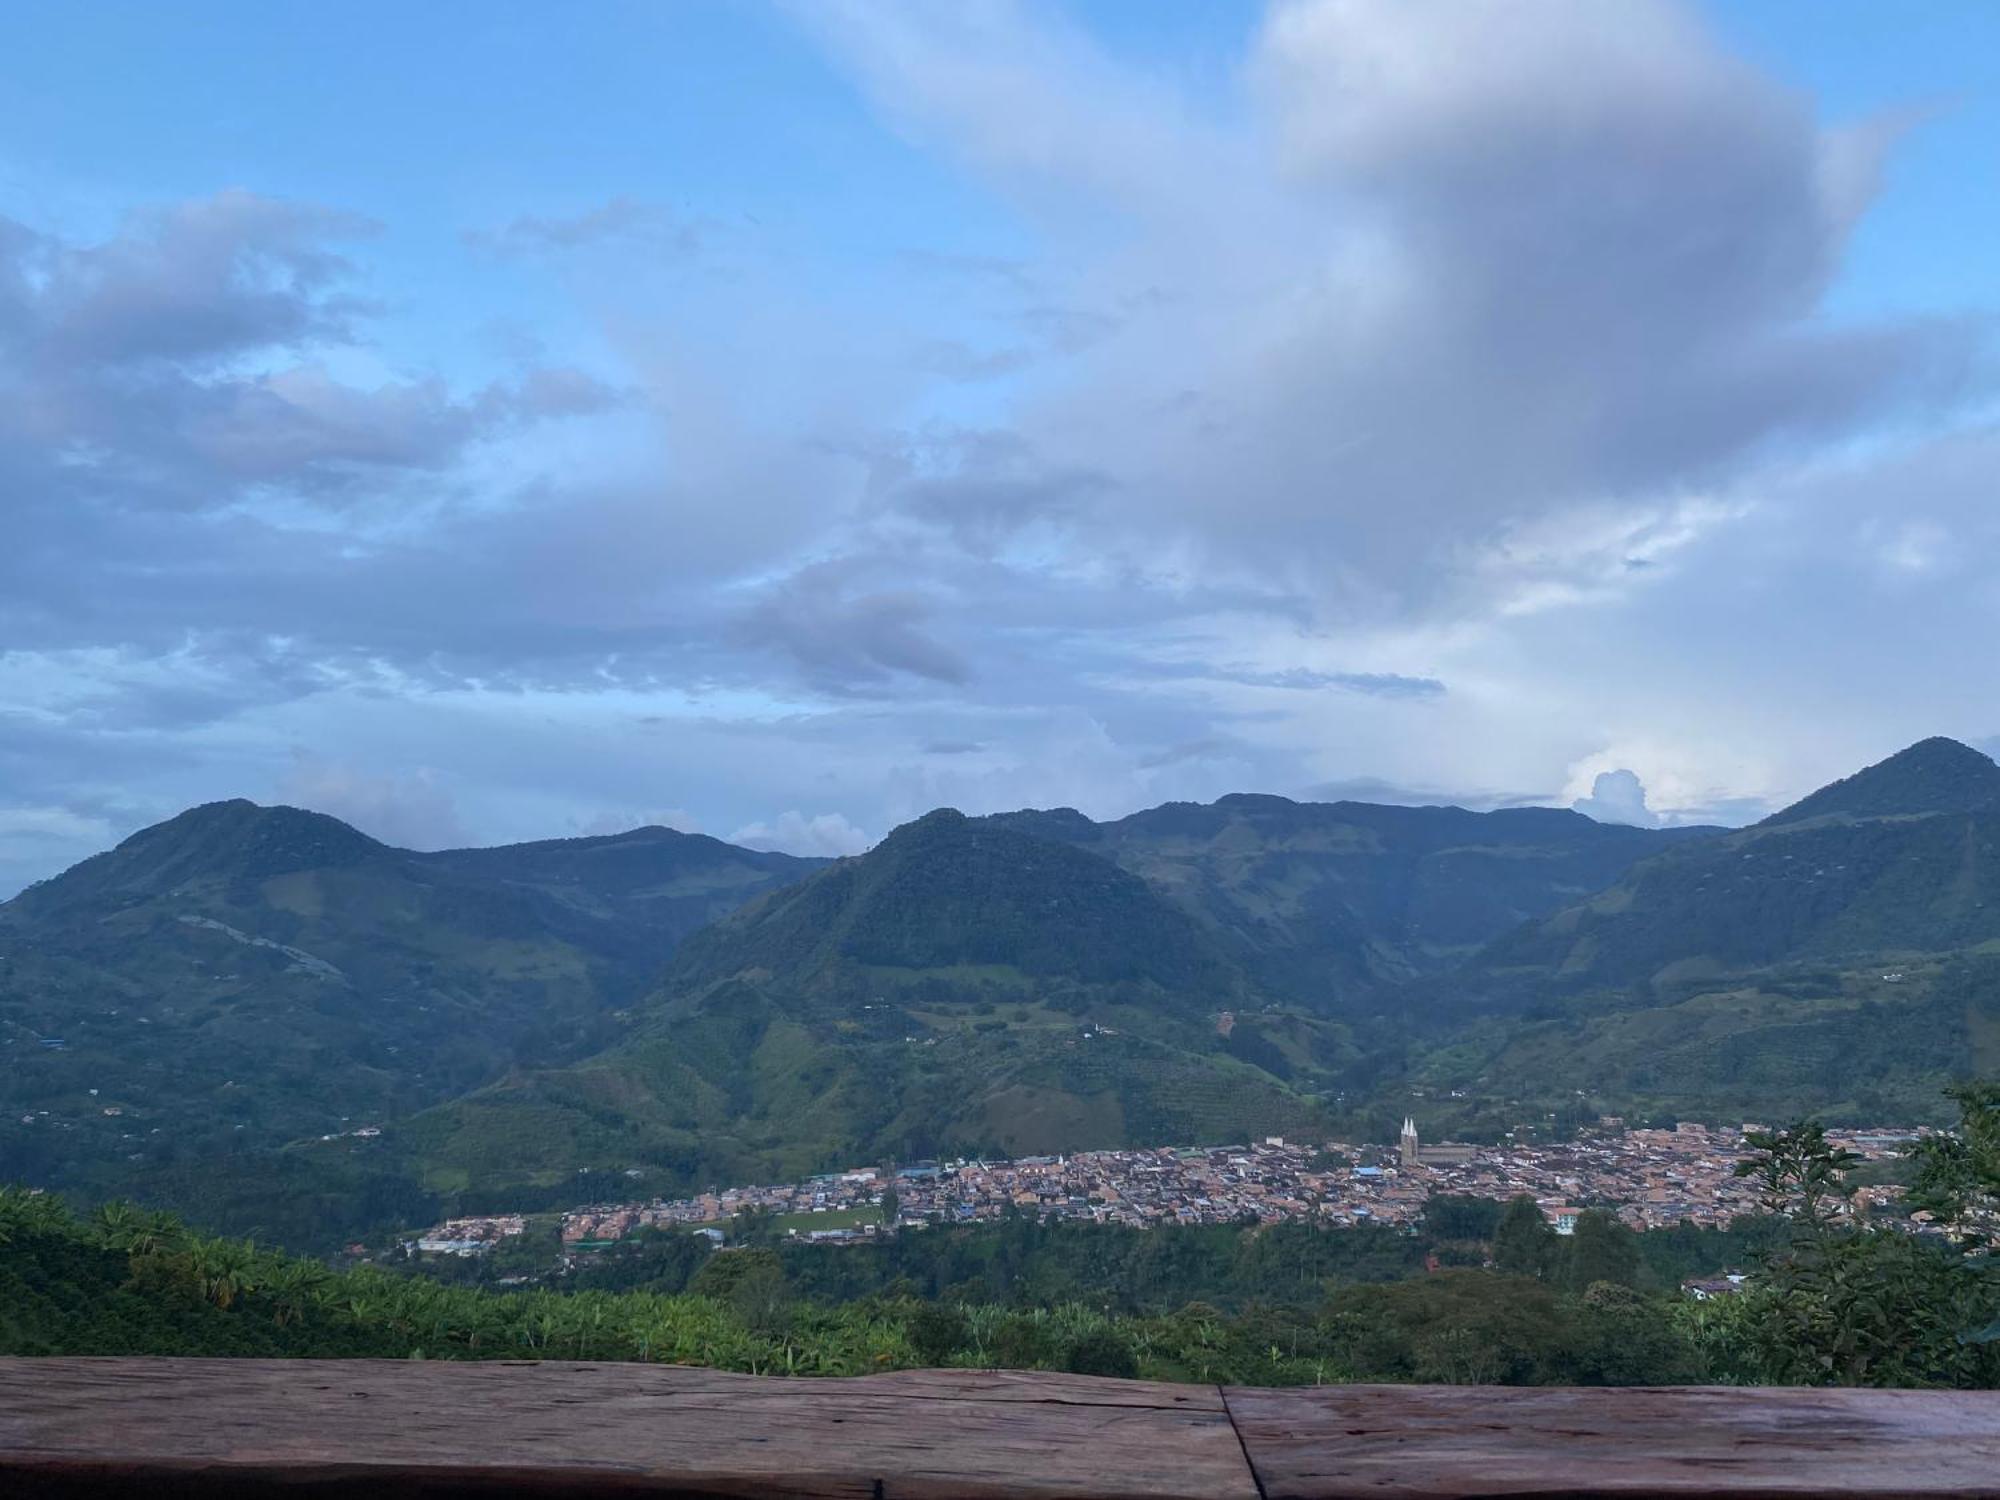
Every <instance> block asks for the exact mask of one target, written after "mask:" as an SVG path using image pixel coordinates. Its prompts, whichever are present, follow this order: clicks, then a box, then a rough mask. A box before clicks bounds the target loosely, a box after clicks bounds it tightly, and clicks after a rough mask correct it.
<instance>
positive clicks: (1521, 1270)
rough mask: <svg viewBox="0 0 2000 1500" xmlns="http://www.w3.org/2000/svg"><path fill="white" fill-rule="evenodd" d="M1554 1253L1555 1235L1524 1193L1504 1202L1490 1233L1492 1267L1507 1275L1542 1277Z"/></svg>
mask: <svg viewBox="0 0 2000 1500" xmlns="http://www.w3.org/2000/svg"><path fill="white" fill-rule="evenodd" d="M1555 1253H1556V1232H1555V1230H1554V1228H1553V1227H1552V1226H1551V1225H1550V1224H1549V1221H1548V1220H1547V1219H1545V1218H1543V1217H1542V1211H1541V1209H1540V1208H1539V1207H1537V1206H1536V1204H1535V1200H1534V1199H1533V1198H1531V1197H1529V1196H1528V1195H1527V1194H1526V1193H1521V1194H1517V1195H1516V1196H1515V1197H1513V1198H1511V1199H1509V1200H1508V1202H1507V1207H1506V1209H1505V1211H1504V1212H1502V1213H1501V1215H1500V1220H1499V1223H1498V1224H1497V1225H1495V1227H1494V1230H1493V1264H1494V1265H1495V1266H1497V1267H1498V1268H1499V1269H1500V1270H1502V1271H1504V1272H1506V1273H1507V1274H1508V1275H1509V1276H1543V1275H1546V1274H1547V1272H1548V1270H1549V1267H1550V1265H1551V1264H1552V1263H1553V1261H1554V1257H1555Z"/></svg>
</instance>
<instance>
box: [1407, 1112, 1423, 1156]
mask: <svg viewBox="0 0 2000 1500" xmlns="http://www.w3.org/2000/svg"><path fill="white" fill-rule="evenodd" d="M1422 1150H1423V1148H1422V1147H1421V1146H1420V1145H1419V1144H1418V1143H1417V1122H1416V1121H1415V1120H1413V1119H1411V1118H1410V1117H1409V1116H1408V1115H1405V1116H1404V1117H1403V1165H1404V1166H1406V1167H1414V1166H1416V1165H1418V1158H1419V1157H1420V1156H1421V1155H1422Z"/></svg>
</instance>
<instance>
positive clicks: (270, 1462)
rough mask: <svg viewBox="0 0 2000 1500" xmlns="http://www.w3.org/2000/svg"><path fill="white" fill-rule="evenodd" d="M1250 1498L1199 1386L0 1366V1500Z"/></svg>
mask: <svg viewBox="0 0 2000 1500" xmlns="http://www.w3.org/2000/svg"><path fill="white" fill-rule="evenodd" d="M279 1487H282V1489H283V1490H284V1492H286V1493H288V1494H292V1493H296V1494H312V1495H319V1496H334V1495H368V1496H371V1497H374V1496H386V1495H399V1494H417V1493H422V1494H441V1493H452V1494H470V1493H483V1494H508V1495H528V1494H536V1495H539V1494H546V1495H555V1494H567V1495H596V1494H618V1495H623V1494H647V1495H673V1496H693V1495H710V1496H748V1495H760V1496H762V1495H786V1496H811V1497H819V1496H840V1497H852V1500H872V1497H880V1500H940V1497H944V1496H964V1497H969V1500H979V1497H993V1500H998V1497H1002V1496H1006V1497H1014V1496H1020V1497H1037V1500H1039V1497H1044V1496H1046V1497H1081V1496H1102V1497H1114V1496H1137V1495H1162V1496H1185V1497H1190V1500H1192V1497H1203V1500H1207V1497H1236V1500H1255V1496H1256V1488H1255V1485H1254V1483H1253V1482H1252V1480H1251V1478H1250V1472H1249V1468H1248V1466H1247V1465H1246V1463H1245V1462H1244V1459H1243V1453H1242V1449H1241V1446H1240V1445H1239V1444H1238V1442H1237V1440H1236V1434H1235V1432H1234V1430H1233V1429H1232V1428H1231V1426H1230V1424H1229V1419H1228V1416H1227V1414H1226V1413H1225V1412H1224V1410H1223V1407H1222V1401H1221V1397H1220V1395H1219V1393H1218V1392H1217V1391H1216V1389H1215V1388H1214V1387H1212V1386H1175V1385H1157V1384H1151V1383H1147V1382H1142V1381H1123V1380H1090V1379H1086V1378H1084V1377H1081V1376H1073V1375H1024V1374H1007V1373H997V1374H986V1373H980V1372H972V1371H935V1372H929V1371H911V1372H904V1373H899V1374H893V1375H880V1376H870V1377H865V1378H862V1379H855V1380H803V1379H796V1380H771V1379H758V1378H756V1377H753V1376H748V1375H732V1374H726V1373H723V1372H719V1371H714V1370H702V1369H682V1368H676V1367H669V1366H659V1365H632V1364H570V1363H546V1364H522V1363H490V1364H483V1363H482V1364H475V1363H464V1364H459V1363H444V1362H435V1363H419V1362H408V1361H393V1360H233V1359H191V1360H172V1359H38V1360H25V1359H0V1494H6V1495H8V1496H10V1497H13V1496H24V1495H31V1494H48V1495H55V1494H63V1495H68V1494H78V1493H85V1492H94V1493H104V1492H105V1491H106V1490H107V1489H111V1490H122V1491H123V1492H125V1493H130V1494H133V1495H138V1494H141V1493H144V1494H146V1495H148V1496H149V1497H157V1496H159V1495H161V1494H162V1493H170V1494H190V1495H192V1494H202V1495H218V1494H251V1493H264V1492H267V1491H268V1490H269V1489H272V1488H279Z"/></svg>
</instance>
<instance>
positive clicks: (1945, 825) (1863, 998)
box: [1412, 740, 2000, 1124]
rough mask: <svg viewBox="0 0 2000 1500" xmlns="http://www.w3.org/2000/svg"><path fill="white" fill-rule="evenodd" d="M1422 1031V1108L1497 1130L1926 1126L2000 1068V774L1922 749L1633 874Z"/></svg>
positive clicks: (1439, 995)
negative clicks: (1463, 1113) (1497, 1104)
mask: <svg viewBox="0 0 2000 1500" xmlns="http://www.w3.org/2000/svg"><path fill="white" fill-rule="evenodd" d="M1412 1010H1413V1012H1416V1013H1428V1014H1431V1015H1443V1016H1450V1017H1455V1018H1456V1021H1457V1025H1456V1028H1455V1029H1449V1030H1447V1031H1446V1033H1445V1034H1444V1035H1443V1036H1441V1037H1440V1036H1437V1035H1435V1034H1434V1035H1432V1036H1430V1037H1428V1038H1426V1039H1425V1041H1424V1043H1423V1044H1422V1045H1421V1046H1420V1047H1419V1048H1418V1049H1417V1053H1416V1057H1415V1060H1414V1062H1413V1067H1412V1077H1413V1079H1414V1080H1415V1083H1414V1086H1417V1087H1423V1088H1425V1089H1426V1091H1427V1092H1428V1093H1429V1094H1431V1095H1432V1096H1435V1095H1437V1094H1444V1095H1445V1096H1446V1097H1449V1096H1450V1095H1451V1094H1452V1093H1453V1092H1458V1093H1462V1094H1464V1095H1465V1096H1467V1097H1468V1098H1471V1099H1477V1100H1482V1101H1486V1105H1489V1106H1490V1105H1492V1104H1493V1101H1495V1100H1513V1101H1516V1102H1517V1105H1518V1106H1519V1107H1516V1108H1513V1109H1512V1110H1510V1111H1503V1112H1504V1113H1511V1114H1515V1115H1518V1114H1520V1113H1522V1112H1523V1110H1524V1109H1527V1110H1528V1112H1530V1113H1539V1112H1542V1110H1543V1109H1544V1107H1546V1108H1549V1109H1555V1108H1559V1107H1574V1102H1575V1100H1576V1099H1577V1098H1578V1097H1579V1096H1581V1097H1585V1098H1588V1099H1592V1100H1596V1101H1598V1102H1600V1103H1601V1104H1602V1105H1603V1106H1604V1107H1605V1108H1610V1109H1614V1110H1618V1111H1626V1110H1641V1111H1648V1112H1651V1111H1665V1112H1672V1111H1689V1112H1694V1113H1707V1114H1710V1115H1713V1114H1716V1113H1723V1112H1731V1113H1733V1112H1739V1111H1740V1112H1742V1113H1743V1114H1744V1115H1745V1116H1746V1117H1749V1118H1769V1117H1782V1116H1786V1115H1790V1114H1796V1113H1800V1112H1805V1111H1817V1112H1824V1113H1831V1114H1834V1115H1836V1116H1838V1117H1842V1118H1848V1119H1868V1118H1871V1117H1872V1118H1874V1119H1876V1120H1881V1119H1887V1118H1898V1117H1900V1118H1906V1119H1908V1118H1928V1117H1930V1116H1931V1115H1932V1114H1934V1113H1935V1111H1936V1109H1937V1090H1938V1087H1939V1085H1940V1084H1941V1083H1942V1082H1943V1081H1945V1080H1947V1079H1950V1078H1953V1077H1959V1076H1966V1075H1968V1074H1973V1073H1979V1072H1991V1071H1993V1070H1994V1069H1995V1068H1996V1067H2000V766H1996V765H1995V764H1994V763H1993V762H1992V761H1991V760H1989V759H1987V758H1986V757H1985V756H1983V755H1980V754H1979V753H1978V752H1977V751H1974V750H1971V749H1969V748H1968V747H1966V746H1963V745H1959V744H1956V743H1954V742H1952V741H1949V740H1926V741H1924V742H1922V743H1921V744H1918V745H1914V746H1912V747H1910V748H1909V749H1907V750H1905V751H1902V752H1901V753H1900V754H1897V755H1895V756H1892V757H1890V758H1889V759H1888V760H1886V761H1883V762H1882V763H1881V764H1879V765H1875V766H1871V767H1869V768H1868V769H1866V770H1864V771H1861V772H1859V773H1857V774H1856V775H1854V776H1851V777H1848V778H1846V779H1845V780H1842V781H1838V782H1835V783H1833V784H1832V785H1830V786H1828V787H1825V788H1822V789H1821V790H1820V791H1818V792H1815V793H1813V794H1812V795H1811V796H1808V797H1806V798H1804V799H1803V800H1802V801H1800V802H1798V803H1796V804H1794V805H1793V806H1792V807H1789V808H1787V809H1785V810H1784V811H1782V812H1780V813H1777V814H1775V815H1774V816H1772V817H1770V818H1767V819H1765V820H1764V821H1763V822H1761V823H1758V824H1756V825H1754V826H1752V827H1749V828H1745V829H1740V830H1738V831H1736V832H1733V833H1729V834H1726V835H1723V836H1721V837H1719V838H1715V839H1711V840H1707V841H1704V842H1701V843H1696V844H1690V845H1687V846H1684V847H1680V848H1675V849H1672V850H1669V851H1668V852H1666V853H1663V854H1660V855H1658V856H1656V857H1654V858H1652V859H1649V860H1646V861H1644V862H1642V863H1640V864H1637V865H1634V866H1633V867H1632V868H1631V870H1629V871H1628V872H1627V873H1626V875H1625V876H1624V877H1623V878H1622V879H1621V880H1619V881H1618V882H1617V883H1616V884H1614V885H1612V886H1611V887H1609V888H1608V889H1606V890H1605V891H1603V892H1601V893H1599V894H1597V895H1595V896H1592V897H1590V898H1588V899H1587V900H1585V901H1582V902H1580V903H1578V904H1576V905H1574V906H1571V907H1569V908H1568V909H1566V910H1564V911H1561V912H1559V913H1557V914H1556V915H1554V916H1552V917H1549V918H1547V919H1545V920H1542V921H1540V922H1535V923H1530V924H1528V925H1526V926H1524V927H1522V928H1521V929H1519V930H1518V931H1516V932H1514V933H1512V934H1509V935H1508V936H1507V937H1505V938H1503V939H1501V940H1500V941H1498V942H1496V943H1494V944H1493V945H1492V946H1491V947H1489V948H1488V949H1487V950H1486V951H1485V952H1484V953H1483V954H1481V955H1479V957H1478V958H1477V959H1475V960H1474V961H1473V962H1471V963H1469V964H1468V965H1466V966H1465V967H1464V968H1463V969H1462V970H1461V971H1460V972H1458V973H1457V974H1454V975H1452V976H1450V977H1449V978H1448V979H1446V980H1444V981H1440V982H1437V983H1435V984H1433V985H1431V986H1430V987H1429V988H1428V989H1427V991H1426V992H1425V993H1423V994H1422V995H1421V996H1420V997H1418V998H1417V999H1415V1000H1413V1004H1412ZM1530 1105H1531V1106H1532V1108H1531V1109H1530V1108H1528V1107H1529V1106H1530ZM1496 1118H1497V1117H1496ZM1508 1123H1509V1124H1511V1123H1513V1121H1512V1120H1510V1121H1509V1122H1508Z"/></svg>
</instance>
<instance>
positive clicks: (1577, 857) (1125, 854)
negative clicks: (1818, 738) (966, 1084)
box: [988, 795, 1718, 1008]
mask: <svg viewBox="0 0 2000 1500" xmlns="http://www.w3.org/2000/svg"><path fill="white" fill-rule="evenodd" d="M988 821H990V822H993V823H995V824H997V825H999V826H1003V827H1008V828H1013V829H1015V830H1017V831H1020V832H1024V833H1031V834H1034V835H1036V836H1038V837H1042V838H1047V839H1053V840H1060V841H1063V842H1067V843H1072V844H1075V845H1077V846H1078V847H1081V848H1086V849H1089V850H1091V851H1092V852H1094V853H1098V854H1102V855H1104V856H1105V857H1106V858H1108V859H1111V860H1114V861H1116V862H1117V863H1118V864H1120V865H1122V866H1124V867H1125V868H1126V869H1128V870H1130V871H1132V872H1133V873H1134V874H1136V875H1139V876H1141V877H1142V878H1144V879H1145V880H1146V881H1147V882H1148V883H1149V884H1150V885H1152V886H1153V887H1154V888H1155V889H1157V890H1159V891H1160V892H1161V893H1162V894H1164V895H1166V896H1167V897H1168V898H1169V899H1171V900H1172V901H1174V902H1175V903H1176V904H1177V905H1178V906H1180V907H1181V908H1182V909H1183V910H1184V911H1187V912H1188V913H1190V914H1191V915H1193V916H1195V917H1196V918H1197V919H1198V920H1199V921H1200V922H1201V923H1202V924H1203V925H1204V927H1206V928H1207V929H1208V930H1209V931H1210V932H1211V934H1213V935H1214V936H1215V937H1216V938H1218V939H1219V940H1220V941H1221V942H1222V944H1223V945H1224V946H1225V948H1227V949H1228V951H1230V952H1231V953H1232V954H1233V955H1234V956H1235V957H1236V958H1238V960H1239V961H1240V962H1242V963H1243V964H1244V965H1245V966H1246V967H1247V968H1248V969H1249V970H1250V972H1252V973H1253V974H1255V975H1256V976H1257V978H1258V979H1259V980H1260V981H1261V982H1262V983H1263V984H1265V985H1266V986H1267V987H1269V988H1272V989H1274V990H1276V991H1278V992H1280V993H1283V994H1286V995H1289V996H1291V997H1293V998H1296V999H1298V1000H1300V1001H1302V1002H1305V1003H1309V1004H1314V1005H1318V1006H1323V1007H1328V1008H1341V1007H1345V1006H1351V1005H1353V1004H1355V1003H1357V1002H1359V1001H1362V1000H1364V999H1365V998H1366V997H1367V996H1369V995H1371V994H1373V993H1375V992H1377V991H1379V990H1380V989H1381V988H1382V986H1383V985H1384V984H1389V983H1394V982H1397V981H1401V980H1406V979H1409V978H1412V977H1414V976H1417V975H1422V974H1428V973H1438V972H1442V971H1443V970H1445V969H1448V968H1450V967H1452V966H1453V965H1455V964H1456V963H1458V962H1459V961H1461V960H1463V959H1465V958H1467V957H1469V956H1471V955H1472V954H1474V953H1476V952H1477V951H1478V950H1479V949H1480V948H1481V947H1483V946H1484V945H1485V944H1487V943H1490V942H1492V941H1493V940H1494V939H1495V938H1498V937H1500V936H1501V935H1502V934H1504V933H1506V932H1508V931H1510V930H1511V929H1513V928H1515V927H1517V926H1519V925H1520V924H1521V923H1522V922H1524V921H1527V920H1529V919H1530V918H1534V917H1539V916H1546V915H1548V914H1549V913H1551V912H1554V911H1557V910H1559V909H1561V908H1562V907H1564V906H1566V905H1568V904H1569V903H1570V902H1573V901H1575V900H1576V899H1578V898H1579V897H1581V896H1585V895H1588V894H1590V893H1591V892H1594V891H1598V890H1601V889H1603V888H1604V887H1605V886H1607V885H1609V884H1610V883H1611V882H1613V881H1614V880H1616V879H1617V878H1618V877H1619V876H1620V875H1622V874H1623V873H1624V872H1625V871H1626V870H1627V869H1628V868H1630V867H1631V866H1632V865H1633V864H1634V863H1635V862H1637V861H1639V860H1642V859H1645V858H1647V857H1649V856H1651V855H1654V854H1657V853H1659V852H1660V851H1661V850H1663V849H1667V848H1671V847H1675V846H1677V845H1680V844H1683V843H1690V842H1699V841H1701V840H1703V839H1705V838H1707V837H1709V836H1711V835H1713V834H1714V833H1716V832H1717V831H1718V830H1715V829H1706V828H1684V829H1645V828H1625V827H1619V826H1616V825H1613V824H1605V823H1598V822H1594V821H1593V820H1591V819H1590V818H1587V817H1584V816H1583V815H1582V814H1581V813H1574V812H1566V811H1560V810H1557V809H1555V808H1513V809H1505V810H1502V811H1498V812H1489V813H1476V812H1467V811H1466V810H1465V809H1463V808H1457V807H1383V806H1375V805H1372V804H1368V803H1360V802H1332V803H1313V802H1293V801H1290V800H1288V799H1287V798H1284V797H1269V796H1248V795H1237V796H1229V797H1223V798H1221V799H1220V800H1219V801H1216V802H1214V803H1211V804H1208V805H1206V806H1203V805H1198V804H1195V803H1185V802H1176V803H1168V804H1166V805H1165V806H1163V807H1156V808H1151V809H1148V810H1147V811H1145V812H1139V813H1134V814H1132V815H1131V816H1130V817H1127V818H1121V819H1119V820H1117V821H1116V822H1112V823H1101V824H1100V823H1093V822H1091V821H1090V820H1089V819H1088V818H1085V817H1084V816H1083V815H1082V814H1081V813H1078V812H1075V811H1074V810H1072V809H1068V808H1062V809H1057V810H1055V811H1051V812H1020V813H1006V814H1002V815H1000V816H998V817H996V818H993V819H989V820H988Z"/></svg>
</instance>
